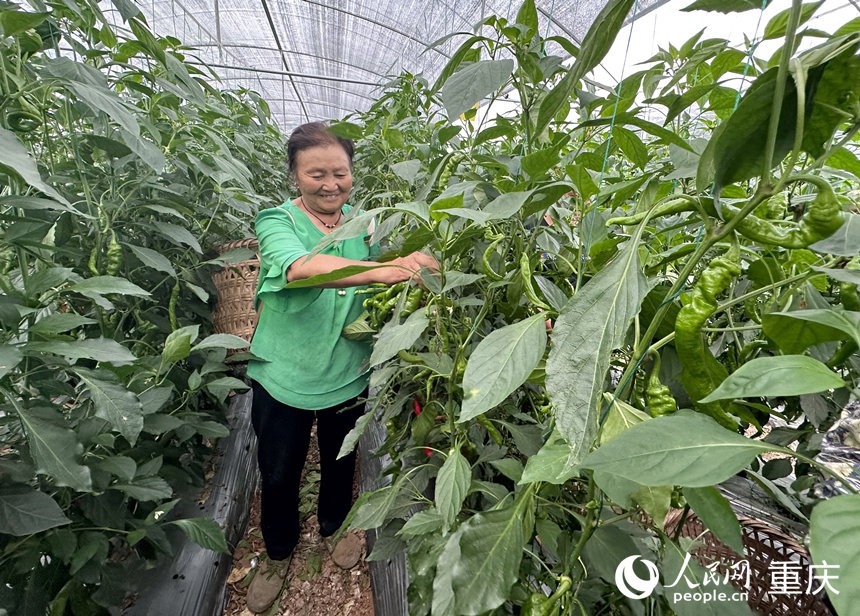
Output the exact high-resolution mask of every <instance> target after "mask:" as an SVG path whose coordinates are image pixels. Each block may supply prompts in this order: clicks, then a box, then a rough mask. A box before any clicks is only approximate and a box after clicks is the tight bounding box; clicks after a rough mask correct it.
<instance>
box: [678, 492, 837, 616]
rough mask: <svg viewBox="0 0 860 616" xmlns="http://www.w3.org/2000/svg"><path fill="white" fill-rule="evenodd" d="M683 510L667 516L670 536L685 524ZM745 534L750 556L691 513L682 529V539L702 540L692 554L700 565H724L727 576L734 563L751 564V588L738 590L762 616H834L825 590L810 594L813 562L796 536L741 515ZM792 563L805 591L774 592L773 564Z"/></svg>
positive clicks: (720, 568) (723, 570) (722, 569)
mask: <svg viewBox="0 0 860 616" xmlns="http://www.w3.org/2000/svg"><path fill="white" fill-rule="evenodd" d="M682 513H683V510H681V509H676V510H673V511H671V512H670V513H669V515H668V516H667V517H666V523H665V526H664V528H665V529H666V532H667V533H669V534H670V535H671V534H673V533H675V531H676V529H677V527H678V523H679V522H680V521H681V516H682ZM738 521H739V522H740V524H741V531H742V533H743V537H742V539H743V544H744V547H745V548H746V555H744V556H739V555H738V554H737V553H736V552H735V551H734V550H732V549H731V548H730V547H728V546H727V545H726V544H724V543H723V542H721V541H719V540H718V539H716V538H715V537H714V535H713V534H712V533H711V532H710V531H708V530H707V529H706V528H705V525H704V524H703V523H702V521H701V520H700V519H699V518H698V517H696V516H695V515H694V514H693V513H692V512H690V513H689V514H688V515H687V517H686V519H684V523H683V526H682V527H681V532H680V535H679V536H681V537H691V538H698V540H699V543H700V544H701V545H700V546H699V547H697V548H694V549H693V550H692V552H691V555H692V556H693V558H695V559H696V560H697V561H698V562H699V564H701V565H704V566H707V565H710V564H712V563H715V562H716V563H720V565H718V566H717V570H718V571H720V573H723V574H725V572H726V571H727V570H728V568H729V567H731V565H732V564H734V563H737V562H738V561H740V560H743V559H745V560H747V561H748V562H749V570H750V578H749V587H742V586H741V583H740V582H737V583H735V582H734V581H733V582H732V583H733V584H735V585H736V587H737V589H738V591H741V592H744V591H748V592H749V597H748V600H747V602H748V603H749V606H750V607H751V608H753V609H754V610H755V611H756V612H757V613H759V614H765V615H767V616H833V612H832V611H831V609H830V607H829V606H828V604H827V603H825V601H824V594H825V593H824V591H821V592H820V593H818V594H812V593H808V592H807V585H808V584H809V565H810V564H811V559H810V557H809V552H808V550H807V549H806V548H805V547H804V546H803V545H802V544H801V543H800V542H799V541H798V540H797V539H796V538H794V537H792V536H791V535H789V534H787V533H785V532H783V531H781V530H780V529H778V528H776V527H774V526H771V525H770V524H766V523H764V522H761V521H759V520H755V519H753V518H748V517H745V516H738ZM788 561H790V562H792V563H795V564H796V565H797V567H796V568H794V567H793V571H796V572H797V581H798V583H799V586H800V587H801V588H802V590H801V591H800V592H798V593H790V594H785V593H783V594H780V593H779V592H774V593H771V592H770V591H771V578H772V575H771V574H772V569H771V563H778V562H783V563H784V562H788ZM818 585H819V582H815V584H814V586H813V587H814V588H817V587H818Z"/></svg>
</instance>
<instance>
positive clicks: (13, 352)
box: [0, 344, 24, 379]
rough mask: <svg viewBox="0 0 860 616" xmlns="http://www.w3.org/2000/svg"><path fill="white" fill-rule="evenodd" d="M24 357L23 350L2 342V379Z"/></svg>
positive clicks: (0, 347) (0, 372)
mask: <svg viewBox="0 0 860 616" xmlns="http://www.w3.org/2000/svg"><path fill="white" fill-rule="evenodd" d="M23 358H24V356H23V355H21V351H19V350H18V349H16V348H15V347H13V346H9V345H8V344H0V379H2V378H3V377H4V376H6V375H7V374H9V373H10V372H12V370H14V369H15V367H16V366H17V365H18V364H20V363H21V360H22V359H23Z"/></svg>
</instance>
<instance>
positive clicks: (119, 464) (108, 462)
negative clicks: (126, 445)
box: [92, 456, 137, 481]
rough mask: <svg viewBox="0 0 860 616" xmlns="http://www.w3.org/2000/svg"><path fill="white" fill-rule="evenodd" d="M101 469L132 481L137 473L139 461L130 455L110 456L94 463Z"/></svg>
mask: <svg viewBox="0 0 860 616" xmlns="http://www.w3.org/2000/svg"><path fill="white" fill-rule="evenodd" d="M92 466H94V467H96V468H97V469H98V470H100V471H104V472H106V473H110V474H111V475H116V476H117V477H118V478H119V479H121V480H123V481H132V480H133V479H134V475H135V474H136V473H137V463H136V462H135V461H134V460H133V459H132V458H129V457H128V456H108V457H107V458H102V459H101V460H98V461H96V462H94V463H93V464H92Z"/></svg>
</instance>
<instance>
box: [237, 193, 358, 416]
mask: <svg viewBox="0 0 860 616" xmlns="http://www.w3.org/2000/svg"><path fill="white" fill-rule="evenodd" d="M349 210H350V206H348V205H346V206H344V208H343V211H344V214H345V213H346V212H348V211H349ZM254 224H255V230H256V234H257V239H258V240H259V242H260V278H259V281H258V283H257V294H256V300H255V301H256V302H257V303H260V302H262V305H263V308H262V311H261V312H260V320H259V322H258V324H257V329H256V331H255V332H254V338H253V339H252V341H251V352H252V353H253V354H254V355H256V356H257V357H259V358H260V360H251V361H249V362H248V376H249V377H250V378H252V379H254V380H255V381H257V382H258V383H260V385H262V386H263V387H265V388H266V391H268V392H269V393H270V394H271V395H272V396H273V397H274V398H275V399H276V400H279V401H281V402H283V403H284V404H288V405H290V406H293V407H296V408H301V409H308V410H317V409H324V408H328V407H331V406H335V405H337V404H340V403H341V402H345V401H346V400H349V399H350V398H353V397H355V396H357V395H359V394H361V393H362V392H363V391H364V389H365V387H367V383H368V379H369V372H368V370H367V368H366V366H365V363H366V362H365V359H366V358H367V357H368V356H369V355H370V351H371V347H370V343H369V342H367V341H358V340H348V339H347V338H344V337H343V336H341V332H342V331H343V328H344V327H345V326H346V325H348V324H349V323H351V322H352V321H354V320H355V319H356V318H357V317H358V316H359V315H360V314H361V312H362V310H363V308H362V305H361V304H362V302H361V298H362V296H361V295H359V296H356V295H355V291H356V289H357V288H358V287H350V288H346V289H322V288H316V287H307V288H304V289H285V288H284V285H286V284H287V268H288V267H289V266H290V265H291V264H292V263H293V262H294V261H296V260H297V259H300V258H302V257H304V256H305V255H307V254H308V253H309V252H310V251H311V250H312V249H313V248H314V246H316V245H317V243H318V242H319V241H320V239H322V237H323V235H324V234H323V232H322V231H320V230H319V229H318V228H317V226H316V225H314V224H313V222H311V220H310V219H309V218H308V217H307V215H305V213H304V212H303V211H302V210H300V209H299V208H298V207H296V206H295V205H293V203H292V202H291V201H288V202H287V203H285V204H283V205H281V206H280V207H273V208H269V209H265V210H263V211H261V212H260V213H259V214H258V215H257V219H256V221H255V223H254ZM365 237H366V236H365V235H362V236H359V237H354V238H350V239H347V240H343V241H340V242H336V243H335V244H332V245H330V246H329V247H327V248H326V249H325V250H323V251H322V253H321V254H329V255H336V256H338V257H345V258H347V259H356V260H364V259H367V257H368V256H369V254H370V250H369V248H368V246H367V243H366V242H365Z"/></svg>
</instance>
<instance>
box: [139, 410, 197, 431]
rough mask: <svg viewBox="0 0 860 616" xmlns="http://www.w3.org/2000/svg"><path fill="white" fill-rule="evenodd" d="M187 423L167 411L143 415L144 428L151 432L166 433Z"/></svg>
mask: <svg viewBox="0 0 860 616" xmlns="http://www.w3.org/2000/svg"><path fill="white" fill-rule="evenodd" d="M186 423H187V422H185V421H183V420H182V419H179V418H178V417H174V416H173V415H167V414H166V413H154V414H151V415H144V417H143V429H144V430H145V431H146V432H148V433H149V434H164V433H165V432H169V431H170V430H176V429H177V428H180V427H181V426H184V425H185V424H186Z"/></svg>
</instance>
